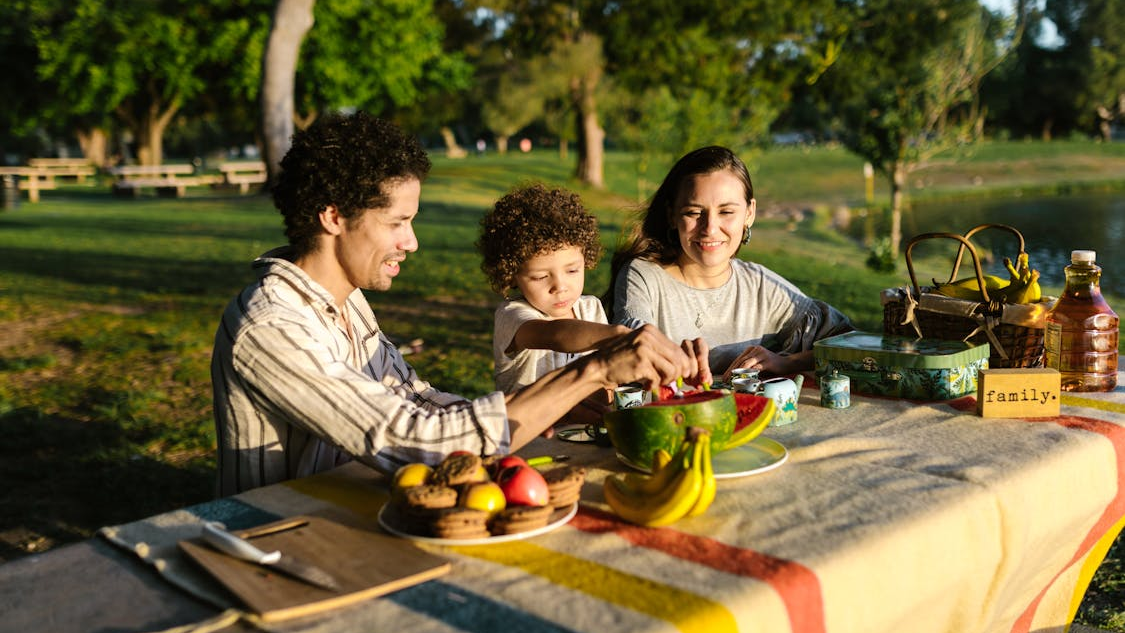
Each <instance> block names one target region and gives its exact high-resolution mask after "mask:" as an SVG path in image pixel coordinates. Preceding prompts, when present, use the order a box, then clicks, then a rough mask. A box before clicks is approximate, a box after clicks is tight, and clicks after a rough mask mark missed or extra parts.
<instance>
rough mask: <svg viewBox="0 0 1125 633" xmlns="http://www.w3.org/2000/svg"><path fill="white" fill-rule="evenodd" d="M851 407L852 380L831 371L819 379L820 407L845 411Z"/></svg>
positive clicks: (835, 371)
mask: <svg viewBox="0 0 1125 633" xmlns="http://www.w3.org/2000/svg"><path fill="white" fill-rule="evenodd" d="M851 405H852V380H851V378H848V377H847V375H845V374H841V373H840V372H839V371H837V370H835V369H833V370H832V373H831V374H829V375H827V376H824V377H822V378H821V379H820V406H822V407H826V408H829V409H847V408H848V407H850V406H851Z"/></svg>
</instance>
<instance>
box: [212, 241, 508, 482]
mask: <svg viewBox="0 0 1125 633" xmlns="http://www.w3.org/2000/svg"><path fill="white" fill-rule="evenodd" d="M287 251H288V247H282V248H279V249H275V250H273V251H271V252H269V253H266V254H265V255H263V256H262V257H260V258H258V259H257V260H256V261H255V262H254V268H255V270H256V272H257V273H258V277H259V278H258V281H257V282H256V283H254V284H252V285H250V286H249V287H247V288H246V289H245V290H243V292H242V293H241V294H239V295H238V296H237V297H236V298H235V299H234V300H232V301H231V303H230V304H229V305H228V306H227V309H226V311H225V312H224V313H223V318H222V322H221V323H220V325H219V328H218V331H217V332H216V334H215V348H214V354H213V356H212V359H211V381H212V387H213V390H214V407H215V429H216V432H217V435H218V444H219V454H218V493H219V495H220V496H226V495H230V494H235V493H238V492H241V491H243V490H248V489H250V488H256V487H258V486H264V485H268V484H272V483H276V482H279V481H284V480H286V479H292V478H296V477H304V476H307V475H311V474H313V473H316V472H320V471H323V470H328V469H330V468H333V467H335V466H337V465H339V464H342V463H344V462H346V461H348V460H349V459H353V458H354V459H357V460H359V461H361V462H363V463H365V464H368V465H369V466H372V467H375V468H378V469H380V470H383V471H386V472H393V471H394V470H395V469H396V468H398V467H399V466H401V465H402V464H405V463H408V462H414V461H424V462H429V463H433V462H436V461H437V460H440V459H441V457H442V456H444V455H445V454H447V453H449V452H450V451H453V450H459V449H463V450H470V451H473V452H474V453H478V454H481V455H488V454H492V453H506V452H507V451H508V447H509V443H510V435H509V430H508V424H507V411H506V408H505V404H504V395H503V394H502V393H500V392H494V393H491V394H488V395H486V396H483V397H481V398H477V399H475V400H466V399H465V398H463V397H461V396H457V395H454V394H449V393H444V392H441V391H438V390H437V389H435V388H434V387H432V386H431V385H430V384H428V383H426V382H424V381H422V380H421V379H419V378H418V375H417V374H416V373H415V372H414V369H413V368H412V367H411V366H410V365H409V364H408V363H407V362H406V361H405V360H404V359H403V357H402V355H401V354H400V353H399V352H398V350H397V349H396V348H395V346H394V345H392V344H391V342H390V341H389V340H388V339H387V337H386V335H384V334H383V332H382V331H381V330H380V329H379V324H378V323H377V322H376V320H375V314H374V313H373V312H372V311H371V307H370V306H369V305H368V303H367V300H366V298H365V297H364V296H363V293H362V291H360V290H359V289H357V290H355V291H354V292H353V293H352V294H351V295H350V296H349V297H348V300H347V303H346V310H347V315H346V316H347V318H346V319H344V318H342V316H341V315H340V311H339V310H338V309H337V307H336V305H335V301H334V300H333V298H332V295H331V294H330V293H329V292H328V291H327V290H326V289H325V288H324V287H322V286H321V285H319V284H317V283H316V282H315V281H313V279H312V278H310V277H309V276H308V275H307V274H306V273H305V272H304V271H303V270H301V269H300V268H299V267H297V266H296V265H295V264H293V263H292V262H290V261H288V260H287V259H285V257H284V255H285V254H286V252H287ZM349 325H350V328H351V334H352V335H351V336H350V337H349V336H348V334H347V332H346V331H345V329H344V328H345V327H348V326H349Z"/></svg>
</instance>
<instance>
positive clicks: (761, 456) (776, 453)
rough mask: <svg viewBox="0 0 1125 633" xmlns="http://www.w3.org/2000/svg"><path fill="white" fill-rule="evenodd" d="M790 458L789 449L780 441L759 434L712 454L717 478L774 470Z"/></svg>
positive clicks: (743, 475) (744, 475) (712, 464)
mask: <svg viewBox="0 0 1125 633" xmlns="http://www.w3.org/2000/svg"><path fill="white" fill-rule="evenodd" d="M787 459H789V450H788V449H786V448H785V446H783V445H782V444H781V443H780V442H778V441H776V440H771V439H770V438H768V437H762V436H760V435H759V436H758V437H756V438H754V439H753V440H751V441H749V442H747V443H745V444H743V445H742V446H736V447H734V448H732V449H729V450H725V451H722V452H720V453H714V454H712V455H711V468H712V469H714V471H715V479H734V478H736V477H749V476H750V475H757V474H759V473H764V472H766V471H769V470H773V469H774V468H777V467H778V466H780V465H782V464H784V463H785V460H787Z"/></svg>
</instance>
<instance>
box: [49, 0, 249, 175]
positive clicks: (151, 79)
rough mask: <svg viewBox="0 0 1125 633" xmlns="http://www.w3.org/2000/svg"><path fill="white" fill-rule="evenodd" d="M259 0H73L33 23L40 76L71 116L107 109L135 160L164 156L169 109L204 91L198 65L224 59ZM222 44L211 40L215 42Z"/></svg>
mask: <svg viewBox="0 0 1125 633" xmlns="http://www.w3.org/2000/svg"><path fill="white" fill-rule="evenodd" d="M258 2H259V0H236V1H230V2H222V1H220V0H210V1H204V0H197V1H195V2H187V1H185V0H153V1H151V2H137V1H131V0H116V1H115V0H75V1H74V2H70V3H60V5H59V7H60V10H59V11H58V12H56V14H55V15H54V19H53V20H52V21H50V22H46V23H43V24H40V25H37V27H36V28H37V30H36V31H35V41H36V46H37V48H38V51H39V55H40V64H39V67H38V72H39V76H40V78H41V79H42V80H44V81H47V82H50V84H51V85H53V86H55V87H56V88H57V89H58V90H59V94H57V95H55V97H56V103H58V104H60V106H61V105H62V104H66V105H65V107H66V108H67V109H68V111H69V112H70V114H71V116H73V117H76V118H78V119H88V120H93V121H94V122H95V123H99V122H101V121H102V120H104V116H105V114H106V113H113V115H114V117H115V118H116V119H117V120H118V121H120V122H122V123H123V124H124V125H125V126H126V127H127V128H128V129H129V130H131V131H132V134H133V136H134V138H135V140H136V144H137V157H138V160H139V162H141V163H142V164H158V163H160V162H161V161H162V160H163V134H164V131H165V129H166V128H167V126H168V124H169V123H170V122H171V121H172V118H173V117H174V116H175V115H176V113H177V112H178V111H179V110H180V109H181V108H182V107H183V106H184V105H185V104H186V103H187V102H188V101H190V100H191V99H193V98H195V97H196V96H198V95H199V94H200V93H202V92H203V91H204V90H206V89H207V85H206V83H205V82H204V81H203V80H202V75H203V74H204V73H205V71H204V70H203V69H205V68H208V67H214V66H216V65H219V66H223V65H230V64H231V62H232V61H233V59H234V58H235V56H236V55H240V54H243V49H242V48H241V47H233V46H232V40H234V39H237V38H236V37H233V36H232V33H234V34H245V33H246V32H248V29H247V28H246V27H245V24H246V20H247V16H248V15H253V14H254V11H255V10H256V9H257V8H258V6H260V5H258ZM217 41H218V42H223V43H225V45H221V46H216V45H215V42H217Z"/></svg>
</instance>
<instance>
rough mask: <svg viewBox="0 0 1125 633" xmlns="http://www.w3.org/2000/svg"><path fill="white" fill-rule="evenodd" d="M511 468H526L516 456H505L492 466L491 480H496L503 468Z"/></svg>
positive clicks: (521, 459)
mask: <svg viewBox="0 0 1125 633" xmlns="http://www.w3.org/2000/svg"><path fill="white" fill-rule="evenodd" d="M512 466H527V462H526V461H524V459H523V458H522V457H519V456H516V455H505V456H503V457H501V458H500V459H498V460H496V462H495V463H494V464H492V478H493V479H496V478H497V477H498V476H499V475H500V473H501V472H503V471H504V469H505V468H511V467H512Z"/></svg>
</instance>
